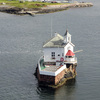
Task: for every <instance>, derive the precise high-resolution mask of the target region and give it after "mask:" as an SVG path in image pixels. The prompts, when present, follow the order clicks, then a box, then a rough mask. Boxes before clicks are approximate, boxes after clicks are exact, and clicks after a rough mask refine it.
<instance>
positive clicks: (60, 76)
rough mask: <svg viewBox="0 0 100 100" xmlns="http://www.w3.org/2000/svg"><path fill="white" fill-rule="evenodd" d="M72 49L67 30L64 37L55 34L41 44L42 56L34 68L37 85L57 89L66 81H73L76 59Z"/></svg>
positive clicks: (72, 45)
mask: <svg viewBox="0 0 100 100" xmlns="http://www.w3.org/2000/svg"><path fill="white" fill-rule="evenodd" d="M74 47H75V45H74V44H73V43H72V42H71V34H69V32H68V31H67V30H66V32H65V34H64V36H62V35H60V34H59V33H55V36H54V37H52V38H51V39H50V40H49V41H47V42H45V43H44V44H43V56H42V57H40V59H39V60H38V64H37V68H36V76H37V79H38V82H39V85H41V86H48V87H52V88H58V87H59V86H62V85H63V84H65V83H66V81H67V80H70V79H75V77H76V74H77V73H76V66H77V58H76V56H75V53H74Z"/></svg>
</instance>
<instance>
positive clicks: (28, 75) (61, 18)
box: [0, 0, 100, 100]
mask: <svg viewBox="0 0 100 100" xmlns="http://www.w3.org/2000/svg"><path fill="white" fill-rule="evenodd" d="M78 1H79V2H81V0H78ZM84 1H87V2H93V4H94V6H93V7H85V8H71V9H69V10H65V11H61V12H56V13H50V14H40V15H35V17H31V16H29V15H25V16H18V15H11V14H6V13H0V100H100V93H99V91H100V13H99V12H100V6H99V5H100V0H84ZM66 29H68V31H69V33H70V34H71V35H72V43H73V44H75V51H77V50H83V52H80V53H76V56H77V58H78V65H77V77H76V80H73V81H69V82H66V84H65V85H63V86H62V87H59V88H58V89H50V88H43V87H39V86H38V81H37V79H36V77H35V76H34V75H33V74H34V72H35V69H36V66H37V62H38V59H39V57H40V56H42V55H43V52H42V45H43V43H44V42H46V41H47V40H48V39H50V38H51V36H54V33H55V32H58V33H59V34H61V35H64V33H65V31H66Z"/></svg>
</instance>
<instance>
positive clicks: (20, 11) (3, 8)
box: [0, 2, 93, 15]
mask: <svg viewBox="0 0 100 100" xmlns="http://www.w3.org/2000/svg"><path fill="white" fill-rule="evenodd" d="M91 6H93V4H92V3H84V2H81V3H79V2H74V3H69V4H66V3H65V4H61V5H48V6H46V7H42V8H18V7H14V6H9V5H0V12H5V13H10V14H17V15H25V14H29V15H35V14H42V13H52V12H57V11H62V10H66V9H68V8H75V7H91Z"/></svg>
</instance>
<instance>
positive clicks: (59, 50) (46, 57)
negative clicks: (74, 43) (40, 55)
mask: <svg viewBox="0 0 100 100" xmlns="http://www.w3.org/2000/svg"><path fill="white" fill-rule="evenodd" d="M51 52H55V59H52V57H51ZM62 53H64V48H44V61H45V62H55V61H56V60H59V61H60V58H61V57H62ZM58 54H60V56H58Z"/></svg>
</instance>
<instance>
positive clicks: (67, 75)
mask: <svg viewBox="0 0 100 100" xmlns="http://www.w3.org/2000/svg"><path fill="white" fill-rule="evenodd" d="M36 72H37V78H38V81H39V83H40V84H41V85H43V86H48V85H54V86H57V85H59V84H60V83H61V82H62V81H64V80H67V79H72V78H75V76H76V65H68V66H67V68H66V69H65V70H63V71H61V72H60V73H59V74H58V75H57V76H48V75H42V74H40V73H39V69H38V67H37V71H36Z"/></svg>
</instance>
